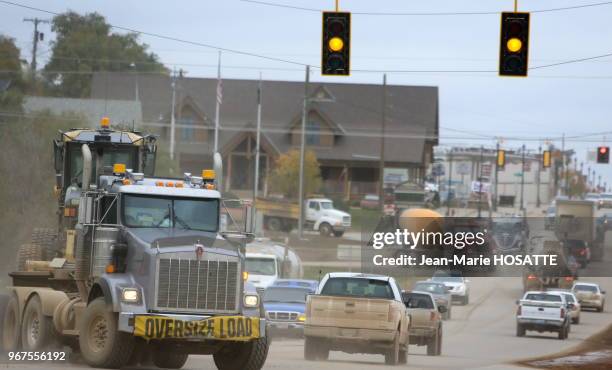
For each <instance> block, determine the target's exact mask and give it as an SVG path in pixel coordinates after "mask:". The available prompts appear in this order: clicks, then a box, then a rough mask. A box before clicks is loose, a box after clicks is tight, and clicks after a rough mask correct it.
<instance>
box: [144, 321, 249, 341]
mask: <svg viewBox="0 0 612 370" xmlns="http://www.w3.org/2000/svg"><path fill="white" fill-rule="evenodd" d="M134 335H135V336H138V337H143V338H145V339H165V338H179V339H181V338H184V339H191V338H196V339H217V340H231V341H248V340H251V339H256V338H259V318H258V317H243V316H215V317H211V318H208V319H204V320H197V321H185V320H179V319H174V318H171V317H166V316H136V320H135V322H134Z"/></svg>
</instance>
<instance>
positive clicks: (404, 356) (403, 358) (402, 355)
mask: <svg viewBox="0 0 612 370" xmlns="http://www.w3.org/2000/svg"><path fill="white" fill-rule="evenodd" d="M399 363H400V364H407V363H408V343H406V346H405V347H404V349H403V350H400V352H399Z"/></svg>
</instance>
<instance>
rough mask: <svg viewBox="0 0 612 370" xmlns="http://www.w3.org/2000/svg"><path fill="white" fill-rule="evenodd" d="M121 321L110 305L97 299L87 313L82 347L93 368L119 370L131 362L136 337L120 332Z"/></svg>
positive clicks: (81, 336) (81, 340)
mask: <svg viewBox="0 0 612 370" xmlns="http://www.w3.org/2000/svg"><path fill="white" fill-rule="evenodd" d="M117 321H118V320H117V314H116V313H114V312H113V311H112V309H111V307H110V306H109V305H107V304H106V302H105V301H104V297H98V298H96V299H94V300H93V301H92V302H91V303H90V304H89V305H88V306H87V307H86V308H85V310H84V311H83V317H82V318H81V325H80V328H79V334H80V335H79V347H80V349H81V355H82V356H83V359H84V360H85V362H86V363H87V364H88V365H89V366H92V367H102V368H107V369H118V368H120V367H123V366H124V365H126V364H127V363H128V361H129V360H130V356H131V355H132V352H133V351H134V346H135V343H134V337H133V336H132V335H130V334H128V333H124V332H120V331H119V330H118V326H117Z"/></svg>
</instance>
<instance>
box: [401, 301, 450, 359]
mask: <svg viewBox="0 0 612 370" xmlns="http://www.w3.org/2000/svg"><path fill="white" fill-rule="evenodd" d="M402 300H403V301H404V304H405V305H406V312H407V313H408V315H410V317H411V318H412V321H411V325H410V335H409V344H415V345H417V346H427V356H440V355H441V354H442V317H441V315H440V314H443V313H445V312H446V308H445V307H444V306H438V305H437V304H436V300H435V299H434V297H433V295H431V293H425V292H402Z"/></svg>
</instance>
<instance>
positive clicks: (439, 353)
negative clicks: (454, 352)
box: [436, 328, 442, 356]
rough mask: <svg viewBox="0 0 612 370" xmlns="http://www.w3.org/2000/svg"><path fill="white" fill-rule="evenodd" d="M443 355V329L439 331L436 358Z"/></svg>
mask: <svg viewBox="0 0 612 370" xmlns="http://www.w3.org/2000/svg"><path fill="white" fill-rule="evenodd" d="M441 354H442V328H440V330H439V331H438V346H437V347H436V356H440V355H441Z"/></svg>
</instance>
